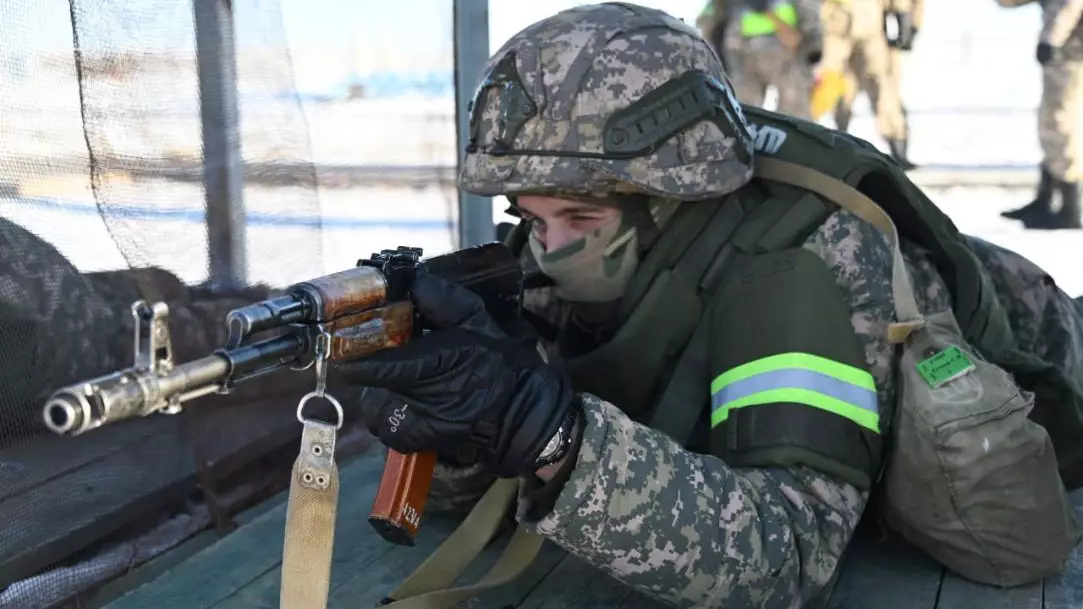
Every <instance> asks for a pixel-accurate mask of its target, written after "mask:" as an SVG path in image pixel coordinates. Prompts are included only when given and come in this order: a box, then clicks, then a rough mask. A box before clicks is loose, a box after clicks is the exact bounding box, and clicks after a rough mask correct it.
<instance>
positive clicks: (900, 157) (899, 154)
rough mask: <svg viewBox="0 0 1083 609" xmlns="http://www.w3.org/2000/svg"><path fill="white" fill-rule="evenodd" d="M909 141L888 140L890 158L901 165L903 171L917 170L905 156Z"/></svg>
mask: <svg viewBox="0 0 1083 609" xmlns="http://www.w3.org/2000/svg"><path fill="white" fill-rule="evenodd" d="M908 144H909V141H908V140H907V139H906V138H899V139H896V140H888V142H887V145H888V148H890V149H891V157H892V158H893V159H895V161H896V162H897V163H898V164H899V165H902V168H903V170H905V171H910V170H911V169H917V167H918V166H917V165H915V164H913V163H911V162H910V159H909V158H908V157H907V155H906V148H907V145H908Z"/></svg>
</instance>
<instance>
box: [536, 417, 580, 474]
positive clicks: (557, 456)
mask: <svg viewBox="0 0 1083 609" xmlns="http://www.w3.org/2000/svg"><path fill="white" fill-rule="evenodd" d="M576 410H577V409H576V408H570V409H569V410H568V414H566V415H565V416H564V420H563V421H561V423H560V427H558V428H557V432H556V433H555V434H553V437H552V438H549V443H548V444H546V445H545V448H543V449H542V451H541V454H539V455H538V458H537V459H535V460H534V469H539V468H542V467H545V466H546V465H549V464H551V463H556V462H557V461H560V460H561V459H562V458H564V455H566V454H567V453H568V449H569V448H571V446H572V434H573V432H574V430H575V424H576V422H578V420H579V417H578V416H577V414H576Z"/></svg>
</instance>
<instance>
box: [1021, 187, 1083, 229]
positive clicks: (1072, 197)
mask: <svg viewBox="0 0 1083 609" xmlns="http://www.w3.org/2000/svg"><path fill="white" fill-rule="evenodd" d="M1080 185H1081V184H1080V182H1061V181H1060V180H1056V181H1055V182H1054V186H1055V188H1056V193H1057V194H1058V195H1060V207H1059V208H1058V209H1057V210H1056V211H1053V210H1052V209H1049V210H1048V211H1046V212H1044V213H1043V212H1034V213H1032V214H1030V215H1027V216H1024V217H1023V226H1025V227H1026V228H1036V229H1046V230H1057V229H1072V228H1083V219H1081V218H1080V212H1081V211H1083V210H1081V207H1083V202H1081V201H1080Z"/></svg>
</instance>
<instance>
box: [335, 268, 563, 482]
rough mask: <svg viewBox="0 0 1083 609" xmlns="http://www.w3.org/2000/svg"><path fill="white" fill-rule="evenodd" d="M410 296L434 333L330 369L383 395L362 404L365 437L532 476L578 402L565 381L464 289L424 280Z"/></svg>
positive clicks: (405, 449) (405, 450)
mask: <svg viewBox="0 0 1083 609" xmlns="http://www.w3.org/2000/svg"><path fill="white" fill-rule="evenodd" d="M412 299H413V302H414V304H415V306H416V307H417V309H418V312H419V313H420V314H421V316H422V318H424V319H425V320H426V321H427V326H428V327H432V328H434V329H432V330H431V331H429V332H428V333H427V334H425V335H424V336H421V337H419V338H417V339H415V340H413V341H411V342H410V343H407V344H406V345H404V346H402V347H400V348H398V349H391V350H388V351H383V352H380V353H377V354H375V355H373V356H370V357H367V358H363V359H360V360H355V361H353V362H348V363H344V364H341V365H339V366H337V367H336V373H337V374H338V375H340V377H341V378H342V379H343V380H344V381H346V382H350V383H353V384H357V385H361V386H365V387H373V388H377V389H385V390H387V392H386V394H385V395H384V396H383V397H382V399H381V397H380V394H383V393H384V392H382V391H375V392H371V391H370V392H367V393H373V395H372V396H370V397H369V399H363V400H362V404H361V410H362V416H363V417H364V419H365V424H366V425H367V426H368V428H369V431H371V432H372V434H373V435H374V436H376V437H377V438H378V439H379V440H380V441H381V442H382V443H383V444H385V445H386V446H388V447H389V448H392V449H394V450H396V451H398V452H401V453H413V452H422V451H435V452H436V453H437V454H438V455H443V456H444V457H445V458H449V457H452V456H453V458H451V459H450V460H452V461H454V462H457V463H459V464H464V465H465V464H471V463H475V462H481V463H484V464H485V465H486V466H487V467H488V468H489V469H490V470H491V471H493V472H494V473H495V474H496V475H497V476H500V477H505V478H510V477H515V476H519V475H526V474H530V473H533V472H534V470H535V469H536V468H537V466H536V464H535V462H536V460H537V459H538V456H539V455H540V454H541V452H542V449H543V448H544V447H545V445H546V443H548V442H549V440H550V438H552V437H553V436H554V435H555V434H556V433H557V430H558V428H559V427H560V424H561V422H562V420H563V419H564V417H565V415H567V414H568V411H569V410H570V409H571V408H572V405H573V403H574V402H575V400H576V398H575V395H574V392H573V390H572V386H571V381H570V380H569V379H568V377H567V376H566V375H565V374H564V372H563V371H562V370H560V369H559V368H556V367H553V366H549V365H548V364H546V363H545V362H543V361H542V359H541V356H540V355H539V354H538V352H537V351H536V350H535V349H532V348H530V347H529V346H527V345H526V344H525V342H524V341H523V340H516V339H513V338H511V337H509V336H508V335H507V333H505V332H504V331H503V330H502V329H501V328H500V327H498V326H497V324H496V323H495V322H494V321H493V319H492V318H491V317H490V316H489V314H488V313H487V312H486V310H485V306H484V304H483V302H482V300H481V298H479V297H478V296H477V295H476V294H474V293H473V292H471V291H469V290H467V289H466V288H463V287H461V286H458V285H456V284H454V283H451V282H449V281H447V280H444V279H441V278H439V277H437V276H434V275H421V276H419V277H418V278H417V280H416V281H415V283H414V286H413V293H412Z"/></svg>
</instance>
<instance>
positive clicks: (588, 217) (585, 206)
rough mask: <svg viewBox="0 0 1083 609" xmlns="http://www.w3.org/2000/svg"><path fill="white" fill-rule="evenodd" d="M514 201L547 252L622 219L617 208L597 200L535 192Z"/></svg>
mask: <svg viewBox="0 0 1083 609" xmlns="http://www.w3.org/2000/svg"><path fill="white" fill-rule="evenodd" d="M517 203H518V207H519V210H520V212H521V213H522V216H523V219H524V220H526V221H528V222H530V226H531V231H532V232H533V233H534V237H535V238H536V239H537V240H538V241H539V242H540V243H541V244H542V245H543V246H545V251H547V252H552V251H555V250H559V249H560V248H562V247H564V246H566V245H569V244H571V243H574V242H576V241H578V240H580V239H583V238H584V237H586V236H587V235H588V234H589V233H591V232H592V231H596V230H598V229H599V228H601V227H603V226H607V225H610V224H612V223H616V222H619V221H620V218H621V210H620V208H618V207H616V206H610V205H600V204H598V203H583V202H580V201H569V200H567V199H557V198H554V197H542V196H535V195H524V196H521V197H519V198H518V201H517Z"/></svg>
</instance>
